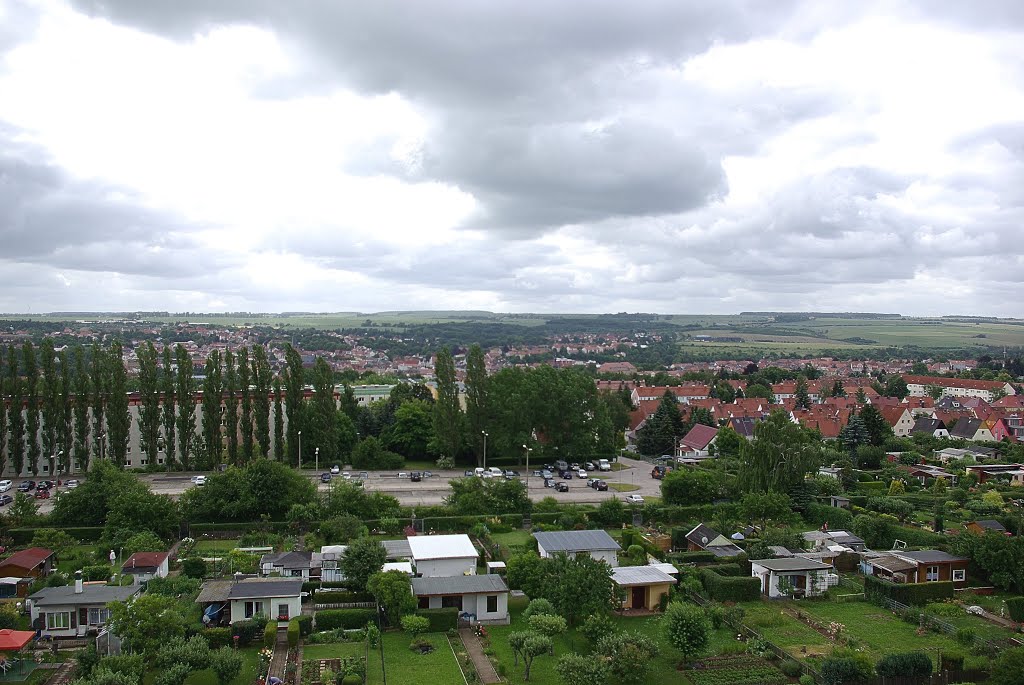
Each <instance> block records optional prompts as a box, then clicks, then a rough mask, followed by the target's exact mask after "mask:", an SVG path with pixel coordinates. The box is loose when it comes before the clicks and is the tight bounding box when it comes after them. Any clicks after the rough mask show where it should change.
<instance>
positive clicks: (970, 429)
mask: <svg viewBox="0 0 1024 685" xmlns="http://www.w3.org/2000/svg"><path fill="white" fill-rule="evenodd" d="M949 437H951V438H960V439H961V440H969V441H971V442H994V441H995V438H993V437H992V431H990V430H989V429H988V428H987V427H986V426H985V422H984V421H982V420H981V419H971V418H968V417H966V416H965V417H962V418H961V419H960V420H959V421H957V422H956V425H955V426H953V427H952V428H950V429H949Z"/></svg>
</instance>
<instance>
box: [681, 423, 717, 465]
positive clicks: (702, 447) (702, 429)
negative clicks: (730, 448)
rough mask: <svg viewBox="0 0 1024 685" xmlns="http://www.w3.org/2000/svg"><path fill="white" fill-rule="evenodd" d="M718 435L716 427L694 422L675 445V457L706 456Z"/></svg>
mask: <svg viewBox="0 0 1024 685" xmlns="http://www.w3.org/2000/svg"><path fill="white" fill-rule="evenodd" d="M717 437H718V429H717V428H712V427H711V426H705V425H703V424H700V423H698V424H695V425H694V427H693V428H691V429H690V430H689V431H687V433H686V435H684V436H683V437H682V438H681V439H680V440H679V444H678V445H677V446H676V457H677V458H680V459H682V458H694V457H706V456H708V455H709V454H710V451H711V445H713V444H714V442H715V438H717Z"/></svg>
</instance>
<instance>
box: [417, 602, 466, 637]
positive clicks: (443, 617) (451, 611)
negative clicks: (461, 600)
mask: <svg viewBox="0 0 1024 685" xmlns="http://www.w3.org/2000/svg"><path fill="white" fill-rule="evenodd" d="M416 615H417V616H422V617H424V618H426V619H427V620H428V621H430V629H429V630H428V632H431V633H443V632H446V631H448V630H451V629H452V628H456V629H457V628H458V627H459V610H458V609H456V608H455V607H449V608H447V609H420V610H419V611H417V612H416Z"/></svg>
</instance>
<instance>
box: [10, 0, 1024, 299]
mask: <svg viewBox="0 0 1024 685" xmlns="http://www.w3.org/2000/svg"><path fill="white" fill-rule="evenodd" d="M0 282H2V283H3V285H2V287H0V311H6V312H36V313H38V312H46V311H56V310H172V311H186V310H188V311H224V310H251V311H284V310H312V311H364V312H372V311H382V310H395V309H488V310H492V311H513V312H529V311H536V312H614V311H648V312H651V311H653V312H664V313H688V312H700V313H731V312H739V311H741V310H751V309H758V310H760V309H773V310H774V309H778V310H809V309H814V310H838V311H851V310H856V311H885V312H901V313H904V314H917V315H936V314H949V313H964V314H966V313H978V314H985V315H996V316H1015V317H1021V316H1024V3H1022V2H1020V1H1019V0H1007V1H1006V2H997V1H991V2H988V1H985V0H972V1H971V2H953V1H950V2H924V1H922V2H919V3H913V2H899V1H896V0H894V1H889V2H877V3H872V2H856V3H851V2H846V1H845V0H842V1H836V2H826V1H823V0H808V1H807V2H797V1H789V0H771V1H770V2H767V1H766V2H743V1H739V0H735V1H734V0H714V2H711V1H706V2H699V3H698V2H693V3H690V2H684V1H682V0H630V1H629V2H623V1H622V0H594V1H587V2H583V1H580V2H550V1H539V0H538V1H533V0H525V1H524V0H516V1H515V2H512V1H504V2H498V1H496V0H495V1H490V0H430V1H429V2H420V1H419V0H415V1H414V0H406V1H404V2H392V1H388V0H372V1H369V0H368V1H367V2H338V1H337V0H288V1H287V2H282V1H281V0H71V1H70V2H61V1H60V0H52V1H51V0H0Z"/></svg>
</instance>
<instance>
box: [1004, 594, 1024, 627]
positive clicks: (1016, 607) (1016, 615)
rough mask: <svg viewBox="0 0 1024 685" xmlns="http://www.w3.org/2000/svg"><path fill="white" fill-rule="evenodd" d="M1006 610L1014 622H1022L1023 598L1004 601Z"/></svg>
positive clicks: (1023, 611)
mask: <svg viewBox="0 0 1024 685" xmlns="http://www.w3.org/2000/svg"><path fill="white" fill-rule="evenodd" d="M1006 609H1007V611H1009V612H1010V618H1012V619H1013V620H1014V621H1017V622H1018V623H1022V622H1024V597H1011V598H1010V599H1008V600H1006Z"/></svg>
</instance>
